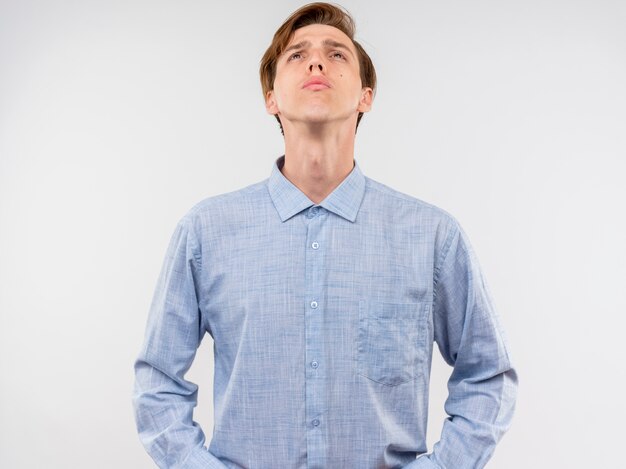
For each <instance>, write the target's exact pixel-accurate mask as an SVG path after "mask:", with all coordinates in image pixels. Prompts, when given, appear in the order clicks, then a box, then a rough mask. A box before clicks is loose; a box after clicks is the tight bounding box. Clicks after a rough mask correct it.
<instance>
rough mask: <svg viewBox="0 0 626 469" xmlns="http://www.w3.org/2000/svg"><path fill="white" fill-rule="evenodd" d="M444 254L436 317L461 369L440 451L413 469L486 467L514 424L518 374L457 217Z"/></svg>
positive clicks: (449, 358)
mask: <svg viewBox="0 0 626 469" xmlns="http://www.w3.org/2000/svg"><path fill="white" fill-rule="evenodd" d="M440 257H441V261H440V262H439V263H438V265H436V268H435V278H434V281H435V283H434V305H433V323H434V333H435V341H436V342H437V345H438V347H439V350H440V351H441V354H442V356H443V358H444V360H445V361H446V362H447V363H448V364H449V365H451V366H453V367H454V369H453V371H452V374H451V376H450V379H449V381H448V392H449V395H448V398H447V400H446V403H445V410H446V413H447V414H448V415H449V416H450V418H448V419H446V421H445V423H444V426H443V430H442V433H441V438H440V440H439V442H437V443H436V444H435V445H434V448H433V451H432V453H431V454H428V455H424V456H421V457H419V458H418V459H416V460H415V461H413V462H412V463H411V464H409V465H407V466H405V469H418V468H422V469H429V468H430V469H464V468H467V469H476V468H482V467H484V466H485V464H486V463H487V461H488V460H489V459H490V458H491V456H492V454H493V451H494V449H495V446H496V444H497V443H498V441H499V440H500V439H501V438H502V436H503V435H504V433H505V432H506V431H507V430H508V428H509V426H510V422H511V418H512V416H513V412H514V408H515V399H516V394H517V382H518V381H517V373H516V371H515V369H514V368H513V367H512V365H511V361H510V358H509V354H508V352H507V348H506V346H507V344H506V339H505V337H504V335H503V331H502V329H501V327H500V325H499V323H498V317H497V313H496V311H495V308H494V304H493V301H492V299H491V297H490V294H489V290H488V287H487V284H486V282H485V279H484V278H483V276H482V273H481V270H480V267H479V264H478V261H477V259H476V257H475V255H474V253H473V250H472V248H471V246H470V244H469V241H468V239H467V236H466V234H465V233H464V232H463V230H462V229H461V227H460V226H458V224H457V223H456V222H453V223H452V227H451V229H450V231H449V234H448V236H447V238H446V242H445V244H444V247H443V250H442V255H441V256H440Z"/></svg>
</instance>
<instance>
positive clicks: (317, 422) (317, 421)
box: [311, 419, 320, 427]
mask: <svg viewBox="0 0 626 469" xmlns="http://www.w3.org/2000/svg"><path fill="white" fill-rule="evenodd" d="M311 423H312V424H313V426H314V427H317V426H318V425H319V424H320V421H319V420H317V419H315V420H313V421H312V422H311Z"/></svg>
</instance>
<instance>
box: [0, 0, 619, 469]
mask: <svg viewBox="0 0 626 469" xmlns="http://www.w3.org/2000/svg"><path fill="white" fill-rule="evenodd" d="M300 5H301V3H299V2H293V1H282V2H280V1H264V2H254V3H253V2H247V3H243V2H219V3H218V2H208V1H206V2H201V1H179V2H173V1H163V0H159V1H153V0H151V1H147V0H146V1H101V2H95V1H47V2H46V1H24V0H19V1H17V0H15V1H8V0H1V1H0V376H1V379H2V382H1V386H0V466H1V467H2V468H10V469H13V468H17V469H19V468H37V467H46V468H50V469H53V468H68V467H73V468H74V467H76V468H79V467H80V468H84V467H88V468H90V469H100V468H131V467H132V468H151V467H155V466H154V464H153V463H152V460H151V459H150V458H149V456H148V455H147V453H145V451H144V449H143V447H142V446H141V444H140V442H139V439H138V436H137V434H136V430H135V423H134V417H133V412H132V405H131V393H132V384H133V378H134V377H133V370H132V364H133V361H134V358H135V356H136V355H137V354H138V352H139V349H140V346H141V342H142V339H143V332H144V326H145V321H146V317H147V312H148V307H149V303H150V299H151V297H152V294H153V289H154V287H155V285H156V279H157V275H158V272H159V269H160V266H161V263H162V261H163V256H164V254H165V249H166V246H167V242H168V240H169V237H170V236H171V234H172V232H173V229H174V227H175V224H176V222H177V221H178V219H179V218H180V217H181V216H182V215H183V214H184V213H185V212H186V211H187V210H188V209H189V208H190V207H191V206H192V205H193V204H195V203H196V202H198V201H200V200H201V199H203V198H205V197H208V196H211V195H216V194H219V193H223V192H227V191H231V190H236V189H238V188H241V187H244V186H246V185H249V184H252V183H254V182H257V181H260V180H262V179H264V178H266V177H268V176H269V173H270V170H271V165H272V164H273V162H274V160H275V159H276V158H277V157H278V156H280V155H281V154H282V153H281V152H282V150H283V146H282V145H283V141H282V136H281V135H280V132H279V129H278V126H277V123H276V121H275V120H274V118H273V117H271V116H268V115H267V114H266V113H265V109H264V106H263V100H262V93H261V88H260V84H259V81H258V63H259V60H260V58H261V56H262V54H263V52H264V50H265V48H266V47H267V45H268V44H269V43H270V41H271V38H272V35H273V33H274V31H275V29H276V28H277V27H278V26H279V25H280V23H281V22H282V21H283V20H284V19H285V18H286V17H287V16H288V15H289V14H290V13H291V12H292V11H293V10H295V9H296V8H297V7H299V6H300ZM343 5H344V6H345V7H347V8H348V10H349V11H350V12H351V13H352V14H353V15H354V17H355V19H356V22H357V27H358V35H357V40H359V41H360V42H361V43H362V44H363V46H364V47H365V49H366V50H367V51H368V52H369V53H370V55H371V56H372V58H373V60H374V63H375V65H376V67H377V72H378V77H379V89H378V93H377V95H376V99H375V102H374V106H373V109H372V111H371V112H370V113H369V114H366V115H365V116H364V118H363V120H362V122H361V126H360V127H359V132H358V134H357V146H356V151H355V158H356V159H357V161H358V162H359V164H360V165H361V168H362V170H363V172H364V173H365V174H366V175H367V176H369V177H371V178H373V179H375V180H377V181H380V182H382V183H384V184H387V185H389V186H391V187H393V188H396V189H398V190H401V191H403V192H405V193H408V194H411V195H413V196H415V197H418V198H421V199H423V200H426V201H428V202H431V203H434V204H435V205H438V206H439V207H441V208H444V209H445V210H447V211H449V212H451V213H452V214H453V215H454V216H455V217H457V219H458V220H459V221H460V222H461V224H462V226H463V227H464V228H465V230H466V232H467V233H468V235H469V236H470V239H471V240H472V242H473V245H474V247H475V250H476V252H477V254H478V257H479V259H480V261H481V265H482V266H483V269H484V271H485V274H486V276H487V279H488V281H489V284H490V287H491V290H492V293H493V295H494V298H495V300H496V304H497V305H498V308H499V311H500V315H501V319H502V323H503V326H504V328H505V330H506V332H507V336H508V338H509V342H510V346H511V351H512V354H513V358H514V360H515V364H516V366H517V369H518V372H519V376H520V388H519V399H518V404H517V410H516V415H515V418H514V422H513V426H512V428H511V430H510V431H509V433H507V434H506V435H505V437H504V439H503V440H502V442H501V444H500V445H499V446H498V448H497V450H496V453H495V455H494V457H493V459H492V461H491V462H490V464H489V465H488V467H489V468H491V469H522V468H524V469H527V468H533V469H537V468H568V469H572V468H581V469H582V468H588V467H597V468H600V467H606V468H613V467H618V466H620V465H621V464H623V460H624V458H623V455H622V447H623V436H624V432H623V421H624V419H625V418H626V413H625V410H624V405H623V402H624V399H623V396H624V384H626V383H625V382H626V379H625V371H624V358H625V354H624V350H623V346H622V343H623V341H622V337H623V336H624V327H625V326H626V322H625V321H624V315H625V314H626V295H625V293H624V291H625V289H626V283H625V281H626V247H625V240H626V228H625V215H624V202H625V201H626V189H625V187H624V180H625V176H626V172H625V169H626V164H625V163H624V159H625V158H626V27H625V25H626V3H624V2H619V1H608V0H604V1H599V0H594V1H591V0H589V1H572V0H563V1H556V0H550V1H546V0H543V1H538V0H533V1H517V2H511V1H495V0H494V1H473V2H465V1H461V0H458V1H439V2H434V1H433V2H423V1H412V2H409V1H405V2H393V1H384V2H375V1H360V2H357V1H345V2H344V3H343ZM212 351H213V343H212V341H211V338H210V336H208V335H206V336H205V340H204V342H203V344H202V346H201V348H200V350H199V352H198V357H197V359H196V362H195V363H194V365H193V367H192V369H191V370H190V372H189V374H188V375H187V376H188V378H189V379H190V380H192V381H194V382H195V383H197V384H198V385H199V386H200V394H199V404H198V407H197V411H196V417H195V418H196V420H197V421H198V422H199V423H200V424H201V426H202V428H203V429H204V431H205V433H206V435H207V443H208V441H209V440H210V435H211V432H212V427H213V424H212V377H213V368H212ZM434 360H435V366H434V371H433V376H432V389H431V392H432V402H431V414H430V419H429V421H430V428H429V435H428V436H429V439H428V442H429V448H432V445H433V443H434V442H435V441H436V440H437V439H438V435H439V432H440V430H441V426H442V423H443V419H444V418H445V414H444V411H443V402H444V400H445V397H446V392H447V391H446V380H447V377H448V374H449V372H450V369H449V368H447V365H445V364H444V363H443V361H442V360H441V358H440V357H439V356H438V355H436V356H435V358H434ZM620 396H621V397H620ZM268 431H271V429H268ZM451 469H453V468H451Z"/></svg>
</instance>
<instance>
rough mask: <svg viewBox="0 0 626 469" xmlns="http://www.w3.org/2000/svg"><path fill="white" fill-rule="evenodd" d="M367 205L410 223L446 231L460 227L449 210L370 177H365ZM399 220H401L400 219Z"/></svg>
mask: <svg viewBox="0 0 626 469" xmlns="http://www.w3.org/2000/svg"><path fill="white" fill-rule="evenodd" d="M365 184H366V195H367V201H366V202H367V207H368V208H369V209H372V210H376V211H379V213H385V212H387V213H390V214H395V215H392V216H394V217H398V216H399V217H401V218H402V219H404V220H406V221H407V222H408V223H412V224H416V225H419V226H422V227H423V226H426V225H429V226H431V227H435V226H436V227H438V229H441V230H443V231H445V232H449V231H450V230H452V231H454V230H455V229H458V228H459V223H458V221H457V219H456V218H455V217H454V215H452V214H451V213H450V212H448V211H447V210H445V209H443V208H441V207H439V206H437V205H435V204H433V203H430V202H427V201H425V200H423V199H420V198H418V197H415V196H413V195H410V194H407V193H404V192H401V191H399V190H397V189H394V188H392V187H390V186H388V185H386V184H383V183H382V182H379V181H377V180H375V179H372V178H370V177H367V176H366V177H365ZM398 221H399V220H398Z"/></svg>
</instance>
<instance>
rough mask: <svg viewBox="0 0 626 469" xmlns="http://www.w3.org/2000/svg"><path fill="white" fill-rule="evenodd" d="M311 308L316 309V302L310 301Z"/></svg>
mask: <svg viewBox="0 0 626 469" xmlns="http://www.w3.org/2000/svg"><path fill="white" fill-rule="evenodd" d="M311 308H313V309H315V308H317V301H311Z"/></svg>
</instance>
